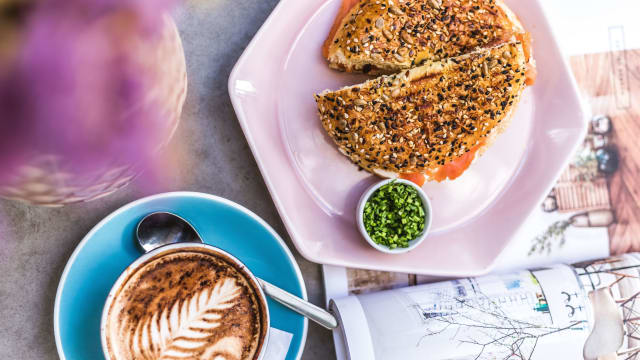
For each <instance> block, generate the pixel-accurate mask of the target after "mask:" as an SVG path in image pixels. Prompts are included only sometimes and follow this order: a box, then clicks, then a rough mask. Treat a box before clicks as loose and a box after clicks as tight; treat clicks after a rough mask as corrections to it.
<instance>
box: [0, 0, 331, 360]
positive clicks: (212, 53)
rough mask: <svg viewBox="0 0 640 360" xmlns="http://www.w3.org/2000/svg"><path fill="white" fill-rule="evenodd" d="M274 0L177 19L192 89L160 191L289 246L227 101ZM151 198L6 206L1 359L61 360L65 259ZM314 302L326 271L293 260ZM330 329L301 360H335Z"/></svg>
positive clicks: (208, 5) (196, 7) (0, 238)
mask: <svg viewBox="0 0 640 360" xmlns="http://www.w3.org/2000/svg"><path fill="white" fill-rule="evenodd" d="M276 3H277V0H260V1H258V0H198V1H189V2H187V3H185V4H183V5H182V7H181V8H179V9H178V10H177V11H176V12H175V18H176V20H177V23H178V27H179V29H180V33H181V36H182V40H183V42H184V47H185V52H186V56H187V68H188V74H189V91H188V96H187V102H186V104H185V109H184V115H183V117H182V122H181V124H180V127H179V129H178V131H177V133H176V135H175V137H174V139H173V140H172V142H171V144H170V145H169V149H168V150H167V152H168V153H170V154H172V155H173V161H174V162H175V163H177V164H178V171H172V172H171V173H167V174H165V175H166V179H165V182H164V183H163V184H162V185H160V186H159V188H156V189H154V190H153V192H161V191H173V190H192V191H201V192H206V193H211V194H216V195H219V196H222V197H225V198H228V199H230V200H232V201H235V202H238V203H240V204H242V205H244V206H246V207H247V208H249V209H251V210H253V211H254V212H255V213H257V214H258V215H259V216H261V217H262V218H263V219H265V220H266V221H267V222H268V223H269V224H271V226H273V227H274V228H275V230H276V231H277V232H278V233H279V234H280V235H281V236H282V237H284V238H285V239H286V241H287V244H288V245H289V247H290V248H291V249H292V251H293V252H294V253H296V252H295V249H294V248H293V245H292V244H291V241H290V240H289V239H288V236H287V233H286V231H285V228H284V226H283V225H282V222H281V220H280V218H279V216H278V214H277V212H276V209H275V207H274V205H273V202H272V200H271V197H270V196H269V193H268V192H267V188H266V187H265V185H264V182H263V180H262V177H261V175H260V173H259V171H258V168H257V166H256V164H255V161H254V159H253V157H252V155H251V152H250V150H249V148H248V146H247V143H246V140H245V138H244V136H243V134H242V131H241V129H240V126H239V125H238V122H237V120H236V116H235V114H234V112H233V108H232V107H231V102H230V100H229V96H228V94H227V78H228V77H229V73H230V72H231V69H232V67H233V65H234V64H235V62H236V60H237V59H238V57H239V56H240V54H241V53H242V51H243V50H244V48H245V47H246V45H247V44H248V43H249V41H250V40H251V38H252V37H253V35H254V34H255V33H256V31H257V30H258V28H259V27H260V25H261V24H262V23H263V22H264V20H265V19H266V18H267V16H268V15H269V13H270V12H271V10H272V9H273V7H275V5H276ZM149 193H150V190H149V189H146V188H143V187H142V186H140V184H136V183H134V184H132V185H130V186H129V187H127V188H125V189H123V190H120V191H118V192H117V193H115V194H113V195H110V196H108V197H106V198H104V199H101V200H97V201H94V202H90V203H86V204H79V205H72V206H68V207H64V208H53V209H52V208H40V207H34V206H28V205H24V204H20V203H15V202H9V201H4V200H0V222H1V223H0V229H2V230H0V358H1V359H24V360H28V359H38V360H42V359H55V358H57V352H56V348H55V343H54V339H53V302H54V297H55V292H56V287H57V285H58V280H59V277H60V275H61V273H62V270H63V268H64V265H65V263H66V262H67V259H68V258H69V256H70V255H71V252H72V251H73V249H74V248H75V247H76V245H77V244H78V242H79V241H80V240H81V239H82V237H83V236H84V235H85V234H86V233H87V232H88V231H89V230H90V229H91V227H93V226H94V225H95V224H96V223H97V222H98V221H99V220H100V219H102V218H103V217H104V216H106V215H107V214H109V213H110V212H112V211H113V210H115V209H117V208H118V207H120V206H122V205H124V204H126V203H128V202H130V201H132V200H134V199H137V198H139V197H142V196H145V195H149ZM296 259H297V261H298V264H299V265H300V268H301V269H302V274H303V275H304V278H305V282H306V286H307V291H308V293H309V298H310V300H311V301H312V302H314V303H316V304H321V303H322V302H323V299H324V296H323V290H322V282H321V272H320V266H318V265H316V264H313V263H310V262H308V261H306V260H305V259H303V258H302V257H300V255H299V254H297V253H296ZM334 357H335V355H334V348H333V341H332V338H331V335H330V333H329V332H328V331H326V330H324V329H322V328H319V327H318V326H316V325H314V324H312V323H310V326H309V335H308V338H307V343H306V346H305V350H304V354H303V356H302V358H303V359H332V358H334Z"/></svg>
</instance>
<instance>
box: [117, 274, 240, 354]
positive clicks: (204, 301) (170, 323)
mask: <svg viewBox="0 0 640 360" xmlns="http://www.w3.org/2000/svg"><path fill="white" fill-rule="evenodd" d="M240 292H241V288H240V287H239V286H238V285H237V284H236V281H235V280H234V279H228V278H227V279H224V280H222V281H219V282H218V283H216V284H215V286H213V287H212V288H205V289H202V290H201V291H200V292H197V293H195V294H194V295H193V296H192V297H190V298H188V299H185V300H184V301H177V302H176V303H174V304H173V306H167V307H166V308H164V309H163V310H162V312H157V313H155V314H154V315H153V316H152V317H151V318H148V319H146V320H142V321H140V323H139V324H138V326H137V328H136V329H135V331H133V332H132V333H131V335H130V337H129V339H128V340H129V341H128V342H129V345H130V349H132V351H133V355H134V357H135V358H136V359H189V358H193V357H194V353H196V352H199V351H202V346H203V345H206V344H207V343H208V341H207V340H208V339H207V338H208V337H210V336H211V335H212V334H213V330H214V329H215V328H217V327H218V326H219V325H220V324H219V322H218V320H219V319H220V318H221V315H220V314H219V312H220V311H222V310H225V309H228V308H231V307H233V306H234V305H235V303H236V302H235V301H234V300H235V299H236V297H237V296H238V295H239V294H240ZM222 340H224V341H229V339H228V338H226V340H225V338H223V339H221V341H222ZM215 345H216V344H214V345H213V347H215ZM229 355H232V356H233V357H235V356H236V354H229ZM237 355H238V356H239V355H240V354H237Z"/></svg>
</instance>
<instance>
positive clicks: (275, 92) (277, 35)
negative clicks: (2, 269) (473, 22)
mask: <svg viewBox="0 0 640 360" xmlns="http://www.w3.org/2000/svg"><path fill="white" fill-rule="evenodd" d="M340 1H341V0H328V1H327V0H306V1H299V0H281V1H280V3H279V5H278V6H277V7H276V9H275V10H274V11H273V13H272V14H271V16H270V17H269V18H268V19H267V21H266V22H265V23H264V25H263V26H262V28H261V29H260V31H259V32H258V33H257V34H256V36H255V37H254V39H253V41H251V43H250V44H249V46H248V47H247V49H246V50H245V52H244V54H243V55H242V57H241V58H240V60H238V63H237V64H236V66H235V68H234V70H233V72H232V74H231V76H230V78H229V94H230V96H231V100H232V102H233V106H234V108H235V111H236V114H237V116H238V120H239V122H240V125H241V126H242V129H243V131H244V133H245V136H246V137H247V141H248V142H249V146H250V147H251V150H252V151H253V155H254V156H255V158H256V161H257V163H258V166H259V167H260V171H261V172H262V175H263V177H264V179H265V182H266V184H267V187H268V188H269V191H270V192H271V195H272V197H273V200H274V202H275V204H276V207H277V208H278V211H279V212H280V216H281V217H282V220H283V221H284V223H285V225H286V227H287V230H288V231H289V234H290V235H291V238H292V240H293V242H294V244H295V245H296V248H297V249H298V251H300V253H301V254H302V255H303V256H305V257H306V258H307V259H309V260H311V261H315V262H318V263H323V264H332V265H342V266H350V267H358V268H367V269H376V270H388V271H402V272H414V273H421V274H430V275H443V276H470V275H479V274H482V273H486V272H488V271H489V270H490V269H491V266H492V264H493V262H494V260H495V259H496V257H497V256H498V254H499V253H500V251H501V250H502V249H503V248H504V247H505V246H506V244H507V242H508V241H509V240H510V238H511V237H512V236H513V234H514V233H515V231H516V230H517V228H518V226H519V225H520V224H521V223H522V222H523V221H524V220H525V218H526V217H527V216H528V214H529V213H530V212H531V210H533V209H534V207H536V206H538V204H539V203H540V201H541V199H542V197H543V196H544V195H546V193H547V192H548V191H549V189H550V188H551V186H552V184H553V181H554V180H555V178H556V177H557V175H558V174H559V173H560V171H561V170H562V169H563V167H564V166H565V165H566V163H567V161H568V159H569V157H570V155H571V154H572V152H573V150H574V149H575V147H576V145H577V144H578V143H579V142H580V141H581V140H582V138H583V136H584V133H585V130H586V121H585V112H584V110H583V107H582V104H581V102H580V99H579V97H578V94H577V90H576V86H575V84H574V81H573V78H572V77H571V75H570V72H569V69H568V67H567V65H566V63H565V60H564V59H563V57H562V55H561V53H560V50H559V49H558V45H557V44H556V42H555V40H554V38H553V35H552V32H551V29H550V27H549V24H548V22H547V20H546V18H545V16H544V13H543V11H542V8H541V7H540V5H539V4H538V2H537V1H535V0H507V4H508V5H509V6H510V7H511V8H512V9H513V10H514V12H515V13H516V14H518V15H519V16H520V19H521V20H522V22H523V24H524V25H525V27H526V28H527V29H528V30H529V31H530V32H531V33H532V35H533V38H534V54H535V58H536V60H537V64H538V70H539V75H538V79H537V83H536V85H535V86H533V87H531V88H528V89H527V90H526V91H525V94H524V97H523V99H522V101H521V103H520V106H519V107H518V110H517V112H516V115H515V117H514V119H513V123H512V125H511V126H510V127H509V128H508V130H507V131H506V132H505V133H504V134H503V135H502V136H500V137H499V138H498V141H497V142H496V143H495V144H494V145H493V146H492V147H491V148H490V149H489V150H488V151H487V152H486V153H485V154H484V156H482V157H481V158H479V159H478V160H476V161H475V162H474V163H473V165H472V166H471V167H470V168H469V170H468V171H467V172H466V173H465V174H464V175H463V176H461V177H460V178H459V179H457V180H455V181H450V182H443V183H427V184H426V185H425V186H424V189H425V191H426V192H427V194H428V195H429V196H430V198H431V199H432V205H433V225H432V232H431V234H430V235H429V237H428V238H427V240H426V241H425V242H424V243H423V244H422V245H421V246H420V247H419V248H418V249H416V250H414V251H412V252H410V253H407V254H404V255H388V254H382V253H380V252H378V251H376V250H374V249H372V248H371V247H370V246H369V245H368V244H367V243H366V242H365V241H364V239H362V238H361V236H360V234H359V233H358V230H357V228H356V223H355V208H356V202H357V200H358V198H359V197H360V195H361V194H362V192H363V191H364V190H365V189H366V188H367V187H368V186H369V185H370V184H371V183H373V182H374V181H376V180H377V178H375V177H373V176H371V175H369V174H368V173H366V172H363V171H358V170H357V168H356V167H355V166H354V165H353V164H351V163H350V162H349V161H348V159H347V158H346V157H344V156H342V155H341V154H340V153H339V152H338V151H337V150H336V148H335V146H334V145H333V143H332V141H331V140H330V139H329V138H328V136H327V135H326V134H325V133H324V130H323V129H322V127H321V125H320V121H319V119H318V117H317V115H316V108H315V102H314V99H313V94H314V93H317V92H320V91H322V90H324V89H337V88H339V87H341V86H344V85H348V84H355V83H359V82H361V81H363V80H364V79H366V77H364V76H362V75H352V74H346V73H341V72H337V71H333V70H330V69H329V68H328V67H327V64H326V62H325V61H324V59H322V57H321V55H320V48H321V46H322V42H323V41H324V39H325V37H326V36H327V33H328V32H329V28H330V27H331V24H332V22H333V19H334V17H335V14H336V13H337V10H338V7H339V6H340Z"/></svg>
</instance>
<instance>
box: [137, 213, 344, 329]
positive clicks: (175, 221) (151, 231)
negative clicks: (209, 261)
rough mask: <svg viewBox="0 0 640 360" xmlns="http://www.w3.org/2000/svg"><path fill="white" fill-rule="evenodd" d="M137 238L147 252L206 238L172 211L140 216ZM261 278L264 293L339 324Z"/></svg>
mask: <svg viewBox="0 0 640 360" xmlns="http://www.w3.org/2000/svg"><path fill="white" fill-rule="evenodd" d="M136 239H137V240H138V244H139V245H140V247H141V248H142V249H143V250H144V252H145V253H147V252H149V251H151V250H153V249H156V248H158V247H160V246H163V245H168V244H174V243H180V242H196V243H202V242H203V241H202V239H201V238H200V235H199V234H198V232H197V231H196V229H195V228H194V227H193V226H192V225H191V224H190V223H189V222H188V221H187V220H185V219H183V218H181V217H180V216H178V215H175V214H172V213H169V212H155V213H151V214H149V215H147V216H145V217H144V218H143V219H142V220H140V222H139V223H138V227H137V228H136ZM257 279H258V282H259V283H260V286H261V287H262V290H263V291H264V293H265V294H267V295H269V296H270V297H271V298H272V299H274V300H275V301H277V302H279V303H281V304H282V305H284V306H286V307H288V308H289V309H291V310H293V311H295V312H297V313H298V314H300V315H302V316H305V317H307V318H308V319H310V320H312V321H315V322H316V323H318V324H320V325H322V326H324V327H325V328H327V329H329V330H331V329H335V328H336V327H338V321H337V320H336V318H335V317H334V316H333V315H332V314H331V313H329V312H328V311H326V310H324V309H321V308H319V307H317V306H315V305H313V304H312V303H310V302H308V301H305V300H303V299H301V298H299V297H297V296H295V295H293V294H291V293H289V292H287V291H285V290H282V289H280V288H279V287H277V286H275V285H273V284H271V283H269V282H267V281H265V280H262V279H260V278H257Z"/></svg>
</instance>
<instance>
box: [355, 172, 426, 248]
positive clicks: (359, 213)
mask: <svg viewBox="0 0 640 360" xmlns="http://www.w3.org/2000/svg"><path fill="white" fill-rule="evenodd" d="M390 182H396V183H399V184H406V185H409V186H411V187H412V188H414V189H416V191H418V195H419V196H420V199H421V200H422V207H423V208H424V213H425V217H424V230H423V231H422V233H421V234H420V235H419V236H418V237H417V238H415V239H413V240H411V241H409V246H408V247H406V248H395V249H390V248H389V247H388V246H384V245H380V244H377V243H376V242H375V241H373V239H372V238H371V236H369V234H368V233H367V229H365V227H364V219H363V218H364V206H365V204H366V203H367V200H369V198H370V197H371V195H373V193H374V192H375V191H376V190H378V189H379V188H381V187H382V186H384V185H386V184H388V183H390ZM356 219H357V222H358V229H359V230H360V233H361V234H362V236H363V237H364V238H365V240H367V242H368V243H369V245H371V246H373V248H374V249H376V250H379V251H382V252H383V253H387V254H402V253H406V252H407V251H410V250H413V249H415V248H416V247H417V246H418V245H420V243H422V242H423V241H424V239H426V238H427V234H428V233H429V229H430V228H431V201H429V198H428V197H427V194H425V193H424V191H423V190H422V188H421V187H419V186H418V185H416V184H415V183H413V182H411V181H409V180H403V179H387V180H383V181H380V182H378V183H375V184H373V185H372V186H371V187H370V188H368V189H367V191H365V192H364V194H363V195H362V197H361V198H360V201H359V203H358V209H357V213H356Z"/></svg>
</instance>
